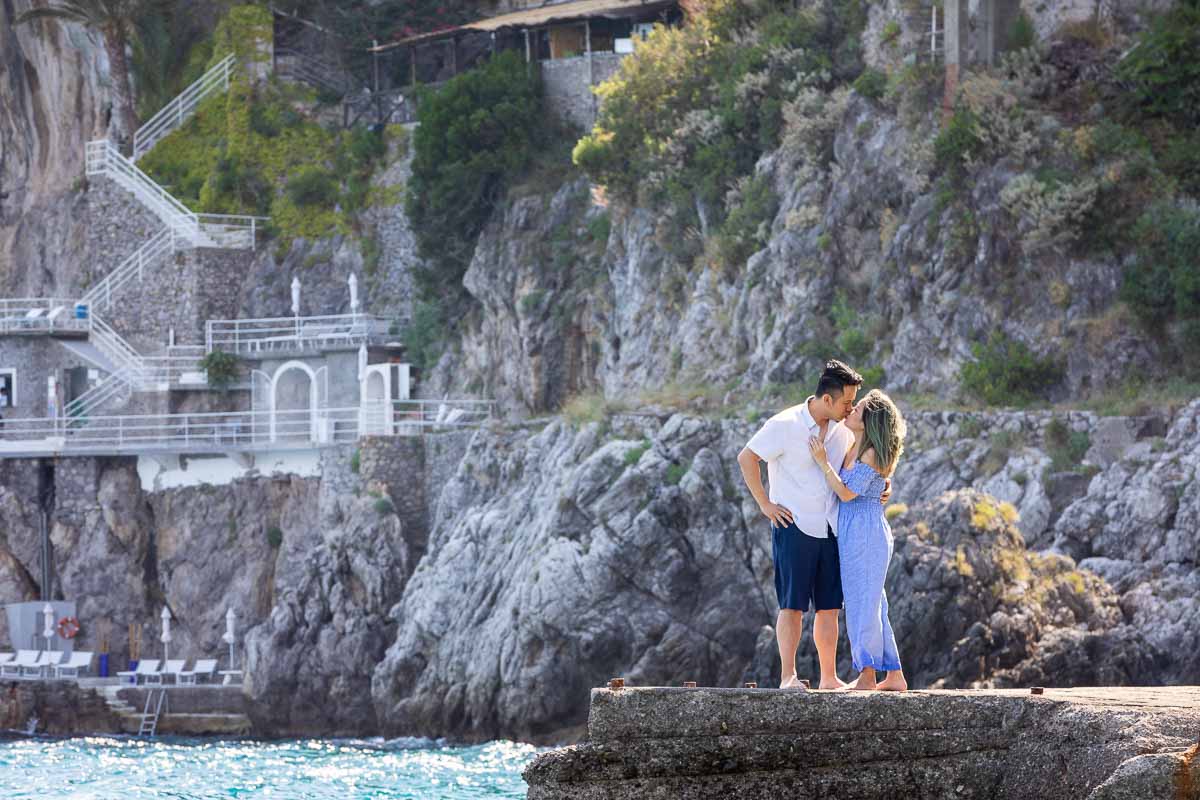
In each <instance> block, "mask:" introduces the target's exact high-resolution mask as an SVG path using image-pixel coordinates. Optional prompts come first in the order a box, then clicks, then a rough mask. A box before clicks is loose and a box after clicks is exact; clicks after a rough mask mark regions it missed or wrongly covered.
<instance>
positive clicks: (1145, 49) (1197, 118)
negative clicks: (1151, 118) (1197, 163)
mask: <svg viewBox="0 0 1200 800" xmlns="http://www.w3.org/2000/svg"><path fill="white" fill-rule="evenodd" d="M1118 71H1119V74H1120V75H1121V77H1122V78H1124V79H1125V80H1127V81H1129V82H1130V83H1132V84H1133V86H1134V92H1135V97H1136V99H1137V100H1138V102H1139V103H1140V104H1141V106H1142V107H1143V108H1144V109H1145V110H1146V111H1147V112H1149V113H1151V114H1155V115H1161V116H1164V117H1168V118H1171V119H1173V120H1175V121H1177V122H1179V123H1181V124H1182V125H1184V126H1195V125H1200V0H1182V2H1180V3H1177V4H1176V5H1175V7H1174V8H1172V9H1171V10H1170V11H1168V12H1166V13H1165V14H1161V15H1159V16H1157V17H1156V18H1155V19H1154V22H1153V23H1152V24H1151V27H1150V30H1149V31H1147V32H1146V33H1145V34H1144V35H1143V36H1142V37H1141V39H1140V40H1139V41H1138V43H1137V46H1136V47H1134V48H1133V49H1132V50H1131V51H1130V52H1129V54H1128V55H1127V56H1125V58H1123V59H1122V60H1121V63H1120V66H1119V67H1118Z"/></svg>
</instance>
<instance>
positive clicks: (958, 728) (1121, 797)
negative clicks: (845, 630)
mask: <svg viewBox="0 0 1200 800" xmlns="http://www.w3.org/2000/svg"><path fill="white" fill-rule="evenodd" d="M1198 738H1200V687H1169V688H1098V689H1054V688H1046V689H1045V690H1044V691H1043V692H1042V693H1041V694H1034V693H1032V692H1031V691H1030V690H1028V689H1024V690H1015V689H1014V690H987V691H919V692H918V691H913V692H908V693H906V694H888V693H862V694H860V693H857V692H793V691H780V690H777V689H704V688H697V689H689V688H646V689H638V688H632V689H630V688H625V689H618V690H615V691H613V690H609V689H595V690H593V691H592V698H591V710H590V715H589V719H588V738H587V740H586V741H585V742H584V743H582V744H580V745H577V746H574V747H567V748H562V749H559V750H555V751H552V752H548V753H545V754H542V755H540V756H538V757H537V759H536V760H535V761H534V762H533V763H532V764H531V765H530V766H529V767H528V769H527V770H526V772H525V780H526V781H527V782H528V784H529V795H528V797H529V800H565V798H572V800H601V799H602V798H603V800H617V799H618V798H620V799H621V800H639V799H640V798H661V799H662V800H666V799H667V798H671V800H698V799H700V798H704V799H707V798H714V799H715V798H719V799H720V800H739V799H740V798H753V799H754V800H763V799H764V798H773V797H788V798H836V799H837V800H868V799H870V800H881V799H883V798H888V799H891V798H894V799H895V800H901V799H903V800H914V798H929V799H930V800H934V799H939V800H940V798H960V799H961V798H981V799H982V798H1001V799H1002V800H1048V799H1049V798H1079V799H1080V800H1082V799H1083V798H1088V800H1133V799H1134V798H1137V799H1138V800H1151V799H1152V798H1157V797H1162V798H1163V800H1200V758H1197V757H1196V752H1197V742H1198Z"/></svg>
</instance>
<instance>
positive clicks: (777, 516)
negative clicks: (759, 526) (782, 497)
mask: <svg viewBox="0 0 1200 800" xmlns="http://www.w3.org/2000/svg"><path fill="white" fill-rule="evenodd" d="M759 510H761V511H762V513H763V514H764V515H766V518H767V519H769V520H771V524H772V525H774V526H776V527H779V528H783V527H786V526H788V525H791V524H792V512H790V511H788V510H787V509H786V508H784V507H783V506H781V505H779V504H778V503H772V502H771V501H770V500H768V501H767V503H766V505H762V506H759Z"/></svg>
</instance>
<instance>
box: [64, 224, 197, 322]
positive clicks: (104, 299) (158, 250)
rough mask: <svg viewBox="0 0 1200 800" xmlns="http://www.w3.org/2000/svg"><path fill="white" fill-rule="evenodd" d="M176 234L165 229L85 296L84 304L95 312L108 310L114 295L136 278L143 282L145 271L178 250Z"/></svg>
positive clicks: (169, 229) (171, 230)
mask: <svg viewBox="0 0 1200 800" xmlns="http://www.w3.org/2000/svg"><path fill="white" fill-rule="evenodd" d="M176 249H177V248H176V233H175V231H174V230H173V229H171V228H165V229H163V230H162V231H160V232H159V233H158V234H156V235H155V236H154V237H153V238H152V239H150V241H148V242H146V243H145V244H144V245H142V246H141V247H139V248H138V249H137V250H135V251H134V252H133V253H132V254H131V255H130V256H129V257H128V258H126V259H125V260H124V261H123V262H121V264H120V265H119V266H118V267H117V268H116V269H114V270H113V271H112V272H110V273H108V275H106V276H104V279H103V280H101V281H100V282H99V283H97V284H96V285H95V286H93V287H92V288H91V289H89V290H88V291H87V294H85V295H84V296H83V302H84V303H87V304H89V305H90V306H91V308H92V309H94V310H100V311H103V310H107V308H108V306H109V305H110V304H111V303H112V296H113V293H114V292H116V291H119V290H120V289H121V288H122V287H123V286H124V285H125V284H127V283H129V282H130V281H131V280H133V279H134V278H137V279H138V280H139V281H141V280H142V278H143V275H144V272H145V269H146V268H147V267H151V266H154V265H155V264H157V263H158V262H159V261H160V260H161V259H162V258H164V257H165V256H167V255H170V254H171V253H174V252H175V250H176Z"/></svg>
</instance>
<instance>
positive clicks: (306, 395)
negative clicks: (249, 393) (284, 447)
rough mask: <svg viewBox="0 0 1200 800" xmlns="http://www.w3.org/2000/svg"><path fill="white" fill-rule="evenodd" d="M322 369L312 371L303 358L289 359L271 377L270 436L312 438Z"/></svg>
mask: <svg viewBox="0 0 1200 800" xmlns="http://www.w3.org/2000/svg"><path fill="white" fill-rule="evenodd" d="M324 372H325V370H324V368H322V369H320V370H318V371H316V372H314V371H313V369H312V367H310V366H308V365H307V364H305V363H304V362H303V361H289V362H287V363H286V364H283V365H282V366H280V367H279V369H277V370H275V375H274V376H273V377H272V378H271V439H272V440H273V441H280V440H282V441H293V442H294V441H315V440H316V438H317V426H316V422H317V411H318V409H319V408H320V395H321V392H320V387H319V385H318V384H319V383H320V380H321V378H322V377H323V373H324Z"/></svg>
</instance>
